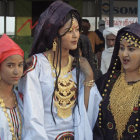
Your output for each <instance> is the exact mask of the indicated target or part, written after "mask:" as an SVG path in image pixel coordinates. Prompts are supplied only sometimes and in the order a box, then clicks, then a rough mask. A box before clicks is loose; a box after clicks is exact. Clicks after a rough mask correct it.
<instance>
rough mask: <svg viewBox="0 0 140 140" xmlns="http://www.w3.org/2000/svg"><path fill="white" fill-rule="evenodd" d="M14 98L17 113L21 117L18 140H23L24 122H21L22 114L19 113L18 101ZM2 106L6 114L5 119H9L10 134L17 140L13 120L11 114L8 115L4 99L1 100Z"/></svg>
mask: <svg viewBox="0 0 140 140" xmlns="http://www.w3.org/2000/svg"><path fill="white" fill-rule="evenodd" d="M14 98H15V106H16V108H17V112H18V116H19V120H20V134H19V136H18V140H21V131H22V121H21V115H20V112H19V108H18V104H17V100H16V97H15V95H14ZM0 106H1V108H2V110H3V112H4V114H5V117H6V118H7V121H8V125H9V128H10V132H11V133H12V140H16V136H15V133H14V127H13V124H12V122H11V119H10V117H9V114H8V113H7V109H6V106H5V103H4V101H3V99H2V98H0Z"/></svg>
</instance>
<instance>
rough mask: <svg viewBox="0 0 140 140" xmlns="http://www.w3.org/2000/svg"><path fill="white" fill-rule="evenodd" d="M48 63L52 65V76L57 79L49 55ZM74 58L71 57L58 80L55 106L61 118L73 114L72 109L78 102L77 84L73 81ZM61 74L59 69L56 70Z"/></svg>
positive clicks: (49, 55)
mask: <svg viewBox="0 0 140 140" xmlns="http://www.w3.org/2000/svg"><path fill="white" fill-rule="evenodd" d="M48 61H49V62H50V64H51V68H52V76H53V77H55V68H54V66H53V63H52V62H53V61H52V55H51V54H50V53H48ZM71 68H72V58H71V56H70V55H69V61H68V64H67V66H65V67H62V68H61V73H60V76H59V78H58V90H56V91H55V95H54V104H55V106H56V108H57V115H58V116H59V117H60V118H67V117H69V116H70V115H71V114H72V108H73V106H74V105H75V101H76V84H75V82H74V81H73V79H72V72H71ZM56 71H57V73H58V72H59V67H58V68H57V69H56Z"/></svg>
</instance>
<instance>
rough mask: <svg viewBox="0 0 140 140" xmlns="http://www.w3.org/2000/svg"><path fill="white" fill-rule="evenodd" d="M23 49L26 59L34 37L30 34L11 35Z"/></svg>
mask: <svg viewBox="0 0 140 140" xmlns="http://www.w3.org/2000/svg"><path fill="white" fill-rule="evenodd" d="M11 38H12V39H13V40H14V41H15V42H16V43H17V44H18V45H19V46H20V47H21V48H22V49H23V50H24V55H25V59H26V58H27V57H28V55H29V52H30V50H31V46H32V42H33V38H32V37H30V36H25V37H23V36H14V37H11Z"/></svg>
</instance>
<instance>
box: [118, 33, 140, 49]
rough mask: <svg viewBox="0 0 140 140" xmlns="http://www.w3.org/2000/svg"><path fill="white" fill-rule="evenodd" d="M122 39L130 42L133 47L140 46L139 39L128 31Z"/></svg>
mask: <svg viewBox="0 0 140 140" xmlns="http://www.w3.org/2000/svg"><path fill="white" fill-rule="evenodd" d="M123 39H125V40H126V41H127V42H128V43H130V44H131V45H134V47H137V48H140V39H138V38H136V37H135V36H133V35H132V34H130V33H125V34H124V35H123V36H122V37H121V39H120V41H122V40H123Z"/></svg>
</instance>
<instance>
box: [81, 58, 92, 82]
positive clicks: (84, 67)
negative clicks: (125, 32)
mask: <svg viewBox="0 0 140 140" xmlns="http://www.w3.org/2000/svg"><path fill="white" fill-rule="evenodd" d="M79 63H80V69H81V71H82V72H83V73H84V74H85V81H89V80H93V78H94V75H93V71H92V68H91V66H90V64H89V63H88V61H87V59H86V58H84V57H80V58H79Z"/></svg>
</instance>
